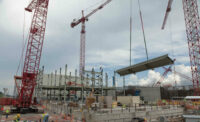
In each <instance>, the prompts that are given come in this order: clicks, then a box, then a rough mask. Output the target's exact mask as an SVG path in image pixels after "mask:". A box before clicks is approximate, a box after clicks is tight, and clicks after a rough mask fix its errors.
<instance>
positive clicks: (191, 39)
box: [182, 0, 200, 95]
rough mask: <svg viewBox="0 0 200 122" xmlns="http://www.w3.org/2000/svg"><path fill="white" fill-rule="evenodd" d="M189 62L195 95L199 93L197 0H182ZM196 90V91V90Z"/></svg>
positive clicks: (199, 62)
mask: <svg viewBox="0 0 200 122" xmlns="http://www.w3.org/2000/svg"><path fill="white" fill-rule="evenodd" d="M182 2H183V9H184V17H185V25H186V33H187V39H188V48H189V56H190V64H191V71H192V80H193V87H194V89H195V93H196V95H199V81H200V20H199V13H198V5H197V0H182ZM197 90H198V91H197Z"/></svg>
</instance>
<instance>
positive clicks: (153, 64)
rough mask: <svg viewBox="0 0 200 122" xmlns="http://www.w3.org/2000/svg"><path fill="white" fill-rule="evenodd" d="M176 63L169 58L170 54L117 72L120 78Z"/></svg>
mask: <svg viewBox="0 0 200 122" xmlns="http://www.w3.org/2000/svg"><path fill="white" fill-rule="evenodd" d="M173 63H174V61H173V60H172V59H171V58H170V57H169V56H168V54H166V55H163V56H160V57H157V58H154V59H150V60H148V61H144V62H141V63H138V64H135V65H131V66H129V67H125V68H122V69H119V70H117V71H116V72H117V73H118V74H119V75H120V76H124V75H129V74H132V73H137V72H142V71H145V70H149V69H154V68H158V67H162V66H165V65H170V64H173Z"/></svg>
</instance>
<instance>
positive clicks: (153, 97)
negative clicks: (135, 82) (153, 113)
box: [137, 87, 161, 102]
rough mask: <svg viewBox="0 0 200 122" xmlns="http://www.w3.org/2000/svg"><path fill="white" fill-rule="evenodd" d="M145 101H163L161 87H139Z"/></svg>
mask: <svg viewBox="0 0 200 122" xmlns="http://www.w3.org/2000/svg"><path fill="white" fill-rule="evenodd" d="M137 89H139V90H140V96H141V97H144V101H148V102H155V101H157V100H160V99H161V93H160V87H137Z"/></svg>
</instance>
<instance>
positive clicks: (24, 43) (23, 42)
mask: <svg viewBox="0 0 200 122" xmlns="http://www.w3.org/2000/svg"><path fill="white" fill-rule="evenodd" d="M25 21H26V18H25V10H24V22H23V37H22V52H21V57H20V60H19V64H18V66H17V71H16V75H17V74H18V71H19V69H20V66H22V65H21V64H22V62H23V57H24V49H25V46H26V41H25V37H24V35H25V27H26V22H25Z"/></svg>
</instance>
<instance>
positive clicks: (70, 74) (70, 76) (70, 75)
mask: <svg viewBox="0 0 200 122" xmlns="http://www.w3.org/2000/svg"><path fill="white" fill-rule="evenodd" d="M71 78H72V73H71V72H69V82H72V80H71ZM68 93H69V97H70V96H71V93H70V90H69V91H68ZM70 99H71V98H70Z"/></svg>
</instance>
